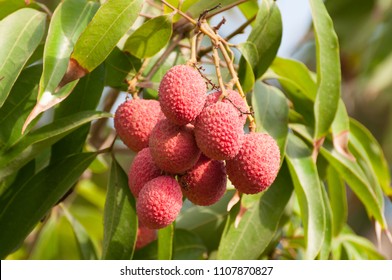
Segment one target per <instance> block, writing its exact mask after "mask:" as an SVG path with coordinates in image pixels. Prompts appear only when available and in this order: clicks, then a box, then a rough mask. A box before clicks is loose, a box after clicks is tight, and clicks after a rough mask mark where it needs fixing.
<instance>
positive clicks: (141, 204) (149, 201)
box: [136, 176, 182, 229]
mask: <svg viewBox="0 0 392 280" xmlns="http://www.w3.org/2000/svg"><path fill="white" fill-rule="evenodd" d="M181 207H182V192H181V187H180V185H179V184H178V182H177V181H176V180H175V179H173V178H172V177H170V176H159V177H157V178H155V179H152V180H151V181H149V182H148V183H147V184H145V185H144V187H143V188H142V190H141V191H140V193H139V198H138V200H137V202H136V211H137V215H138V218H139V221H140V222H141V223H142V224H143V225H144V226H146V227H147V228H150V229H160V228H164V227H166V226H168V225H170V224H171V223H172V222H174V220H175V219H176V218H177V215H178V213H179V212H180V210H181Z"/></svg>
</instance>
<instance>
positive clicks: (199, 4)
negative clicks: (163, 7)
mask: <svg viewBox="0 0 392 280" xmlns="http://www.w3.org/2000/svg"><path fill="white" fill-rule="evenodd" d="M188 1H189V0H188ZM185 2H187V1H185ZM195 2H196V3H195V4H193V5H192V6H190V7H189V9H188V10H187V12H188V13H189V14H190V15H191V16H192V17H194V18H197V17H199V15H200V14H201V13H203V12H204V11H205V10H208V9H211V8H214V7H216V6H218V5H220V8H218V9H216V10H213V11H212V12H214V13H215V12H219V10H221V9H223V8H225V7H227V6H229V5H231V4H233V3H235V2H237V0H201V1H195Z"/></svg>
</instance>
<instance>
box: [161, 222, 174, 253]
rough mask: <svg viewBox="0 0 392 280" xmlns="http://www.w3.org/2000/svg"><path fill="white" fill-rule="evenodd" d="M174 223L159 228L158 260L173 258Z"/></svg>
mask: <svg viewBox="0 0 392 280" xmlns="http://www.w3.org/2000/svg"><path fill="white" fill-rule="evenodd" d="M173 238H174V225H173V224H170V225H168V226H167V227H165V228H163V229H160V230H158V260H171V259H172V258H173Z"/></svg>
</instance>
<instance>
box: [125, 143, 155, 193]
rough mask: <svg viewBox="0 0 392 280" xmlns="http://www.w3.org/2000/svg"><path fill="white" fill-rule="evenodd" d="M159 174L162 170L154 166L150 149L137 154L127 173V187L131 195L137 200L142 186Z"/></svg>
mask: <svg viewBox="0 0 392 280" xmlns="http://www.w3.org/2000/svg"><path fill="white" fill-rule="evenodd" d="M161 174H162V170H160V169H159V168H158V167H157V166H156V165H155V163H154V161H153V159H152V156H151V152H150V148H144V149H143V150H141V151H140V152H138V153H137V155H136V157H135V158H134V159H133V162H132V164H131V166H130V168H129V171H128V185H129V188H130V190H131V192H132V194H133V195H134V196H135V197H136V198H137V197H138V196H139V192H140V190H141V189H142V188H143V186H144V185H145V184H146V183H147V182H148V181H151V180H152V179H154V178H156V177H158V176H160V175H161Z"/></svg>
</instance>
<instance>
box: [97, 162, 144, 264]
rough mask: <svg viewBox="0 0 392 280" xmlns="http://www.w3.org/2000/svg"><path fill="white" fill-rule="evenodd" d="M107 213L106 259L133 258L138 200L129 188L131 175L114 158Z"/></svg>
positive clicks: (103, 257) (104, 253)
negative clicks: (129, 176)
mask: <svg viewBox="0 0 392 280" xmlns="http://www.w3.org/2000/svg"><path fill="white" fill-rule="evenodd" d="M104 212H105V214H104V238H103V253H102V259H105V260H130V259H132V256H133V251H134V247H135V243H136V236H137V227H138V222H137V216H136V202H135V198H134V197H133V196H132V194H131V191H130V190H129V187H128V176H127V174H126V173H125V172H124V170H123V169H122V168H121V166H120V165H119V164H118V162H117V161H116V159H115V158H114V157H113V160H112V167H111V171H110V177H109V185H108V193H107V196H106V202H105V211H104Z"/></svg>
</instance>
